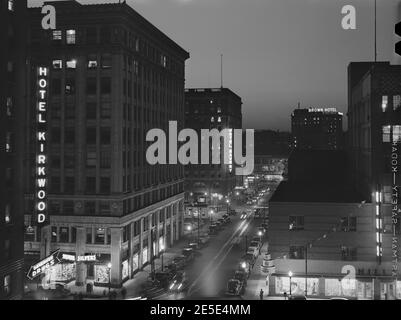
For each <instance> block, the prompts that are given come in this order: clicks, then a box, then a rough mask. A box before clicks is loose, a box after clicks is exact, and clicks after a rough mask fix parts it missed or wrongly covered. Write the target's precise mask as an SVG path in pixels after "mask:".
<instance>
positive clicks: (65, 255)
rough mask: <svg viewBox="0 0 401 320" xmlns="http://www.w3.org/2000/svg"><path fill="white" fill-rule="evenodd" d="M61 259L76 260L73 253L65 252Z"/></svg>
mask: <svg viewBox="0 0 401 320" xmlns="http://www.w3.org/2000/svg"><path fill="white" fill-rule="evenodd" d="M61 259H62V260H65V261H75V256H74V255H72V254H65V253H63V254H62V255H61Z"/></svg>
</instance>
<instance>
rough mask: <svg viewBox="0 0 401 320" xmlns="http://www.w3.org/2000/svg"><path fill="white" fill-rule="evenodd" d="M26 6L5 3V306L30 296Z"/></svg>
mask: <svg viewBox="0 0 401 320" xmlns="http://www.w3.org/2000/svg"><path fill="white" fill-rule="evenodd" d="M26 6H27V1H26V0H18V1H17V0H1V1H0V29H1V33H0V43H1V49H0V57H1V59H0V64H1V68H0V83H1V85H0V101H1V112H0V143H1V148H0V208H1V209H0V300H5V299H21V298H22V296H23V293H24V278H25V274H24V270H23V265H24V232H23V230H24V228H23V224H24V206H23V191H24V190H23V183H24V181H23V162H24V156H23V150H24V144H23V141H24V133H25V117H24V110H25V109H26V72H27V66H26V42H25V39H26V23H25V22H26Z"/></svg>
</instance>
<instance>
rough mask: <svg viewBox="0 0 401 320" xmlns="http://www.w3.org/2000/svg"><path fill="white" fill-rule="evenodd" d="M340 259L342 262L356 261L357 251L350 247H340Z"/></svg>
mask: <svg viewBox="0 0 401 320" xmlns="http://www.w3.org/2000/svg"><path fill="white" fill-rule="evenodd" d="M341 259H342V260H344V261H355V260H357V249H356V248H351V247H345V246H342V247H341Z"/></svg>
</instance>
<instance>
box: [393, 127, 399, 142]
mask: <svg viewBox="0 0 401 320" xmlns="http://www.w3.org/2000/svg"><path fill="white" fill-rule="evenodd" d="M400 142H401V126H393V143H400Z"/></svg>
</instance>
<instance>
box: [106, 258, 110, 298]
mask: <svg viewBox="0 0 401 320" xmlns="http://www.w3.org/2000/svg"><path fill="white" fill-rule="evenodd" d="M107 269H109V296H110V287H111V263H110V262H109V263H108V264H107Z"/></svg>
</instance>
